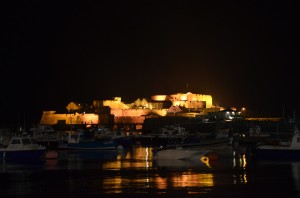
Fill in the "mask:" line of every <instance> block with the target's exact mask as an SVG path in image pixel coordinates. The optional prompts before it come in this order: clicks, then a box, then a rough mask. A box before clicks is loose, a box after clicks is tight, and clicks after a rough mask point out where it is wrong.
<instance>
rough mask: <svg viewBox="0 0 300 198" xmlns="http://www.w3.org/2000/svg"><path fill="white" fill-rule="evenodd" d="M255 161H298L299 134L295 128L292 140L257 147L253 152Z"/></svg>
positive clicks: (299, 148)
mask: <svg viewBox="0 0 300 198" xmlns="http://www.w3.org/2000/svg"><path fill="white" fill-rule="evenodd" d="M254 157H255V158H257V159H268V160H269V159H279V160H300V133H299V130H298V127H295V130H294V133H293V136H292V140H291V141H288V142H286V141H285V142H279V143H278V144H273V145H259V146H257V147H256V148H255V150H254Z"/></svg>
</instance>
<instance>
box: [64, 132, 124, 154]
mask: <svg viewBox="0 0 300 198" xmlns="http://www.w3.org/2000/svg"><path fill="white" fill-rule="evenodd" d="M118 146H119V145H118V142H117V140H116V139H113V138H103V139H99V138H98V139H95V138H93V137H88V138H87V137H86V136H85V134H84V132H77V133H74V134H71V133H70V134H68V139H67V141H66V142H65V141H62V142H59V144H58V149H72V150H113V149H118V148H120V147H121V146H119V147H118Z"/></svg>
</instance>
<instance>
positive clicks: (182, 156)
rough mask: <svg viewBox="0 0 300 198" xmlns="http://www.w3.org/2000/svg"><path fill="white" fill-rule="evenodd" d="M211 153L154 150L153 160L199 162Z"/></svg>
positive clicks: (176, 149)
mask: <svg viewBox="0 0 300 198" xmlns="http://www.w3.org/2000/svg"><path fill="white" fill-rule="evenodd" d="M210 152H212V151H211V150H207V149H183V148H174V149H156V150H154V151H153V158H154V159H164V160H166V159H172V160H200V159H201V158H202V157H203V156H205V155H206V154H208V153H210Z"/></svg>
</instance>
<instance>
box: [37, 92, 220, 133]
mask: <svg viewBox="0 0 300 198" xmlns="http://www.w3.org/2000/svg"><path fill="white" fill-rule="evenodd" d="M216 110H220V108H219V107H214V106H213V104H212V97H211V96H210V95H203V94H193V93H190V92H188V93H185V94H184V93H177V94H172V95H154V96H152V97H151V101H148V100H146V99H140V98H138V99H137V100H135V101H134V102H133V103H129V104H125V103H124V102H122V101H121V97H115V98H113V99H112V100H94V101H93V103H92V105H90V106H89V105H82V104H80V103H75V102H70V103H69V104H68V105H67V107H66V112H65V113H57V112H56V111H43V114H42V117H41V120H40V124H45V125H56V124H59V123H63V124H67V125H70V124H71V125H79V124H100V125H109V124H112V123H113V124H132V125H135V126H137V128H139V126H141V125H142V124H143V123H144V120H145V117H147V116H174V115H181V116H189V117H196V116H202V115H206V114H207V113H208V112H212V111H216Z"/></svg>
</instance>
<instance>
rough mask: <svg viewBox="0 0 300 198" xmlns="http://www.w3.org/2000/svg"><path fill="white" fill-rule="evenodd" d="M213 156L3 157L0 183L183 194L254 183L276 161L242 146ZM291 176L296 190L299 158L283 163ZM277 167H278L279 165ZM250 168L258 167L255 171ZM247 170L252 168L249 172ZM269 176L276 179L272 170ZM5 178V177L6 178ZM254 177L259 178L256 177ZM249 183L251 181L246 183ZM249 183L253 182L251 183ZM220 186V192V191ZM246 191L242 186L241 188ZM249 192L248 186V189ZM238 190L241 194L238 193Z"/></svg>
mask: <svg viewBox="0 0 300 198" xmlns="http://www.w3.org/2000/svg"><path fill="white" fill-rule="evenodd" d="M218 154H219V158H218V159H217V160H212V161H205V162H204V161H201V160H196V161H181V160H160V161H157V160H153V158H152V156H153V154H152V148H150V147H141V146H138V147H134V149H133V150H132V152H130V151H128V152H126V153H124V152H123V151H100V152H99V151H96V152H94V151H93V152H91V151H80V152H79V151H59V152H58V158H57V159H50V160H46V161H44V162H40V163H23V162H22V163H10V162H5V161H3V163H2V165H1V171H2V172H1V173H0V175H1V176H2V178H4V180H3V179H2V181H6V180H8V183H5V185H0V190H1V192H2V193H4V194H6V195H15V194H18V195H32V194H36V193H37V194H39V195H40V194H47V193H50V192H51V193H52V194H53V193H54V194H63V193H67V195H70V194H72V195H74V196H76V195H77V194H79V193H81V192H86V193H91V194H95V195H99V196H100V195H109V194H116V193H117V194H122V193H129V194H145V193H146V194H149V193H150V194H151V193H152V194H153V193H154V194H170V193H175V194H178V193H179V195H182V196H187V195H198V196H199V194H201V195H203V194H205V195H209V194H211V193H212V192H215V191H216V190H215V189H216V188H223V187H224V186H226V189H227V188H229V187H230V188H231V189H232V188H234V186H239V185H242V186H247V185H250V186H251V185H253V186H254V187H255V186H256V184H255V185H254V183H253V181H255V182H258V183H259V182H260V180H259V178H260V177H263V178H264V181H265V180H266V181H268V176H261V175H260V174H264V171H262V172H259V171H260V167H263V168H265V167H266V166H267V169H268V170H269V169H270V170H271V169H272V168H273V167H275V170H277V166H274V163H273V162H272V163H270V164H266V163H254V162H252V161H251V160H249V157H248V156H247V153H246V152H241V151H239V152H238V153H237V152H236V151H235V150H231V149H229V150H227V151H223V152H221V153H218ZM284 167H285V169H287V170H288V169H290V170H291V172H292V175H291V176H290V178H292V179H293V181H294V183H293V184H294V188H295V189H296V190H297V191H298V192H299V191H300V189H299V186H300V184H299V181H300V180H299V171H300V169H299V167H300V163H299V162H294V163H291V164H286V165H285V166H284ZM280 168H281V167H280ZM252 169H254V170H256V171H258V172H259V173H260V174H257V173H256V172H254V171H253V170H252ZM249 171H250V172H249ZM269 177H270V181H272V182H274V181H276V180H275V179H274V178H273V177H276V175H274V174H273V175H270V176H269ZM5 178H6V180H5ZM257 178H258V179H257ZM257 185H258V186H259V185H261V184H257ZM248 188H249V187H248ZM249 189H251V188H249ZM223 193H224V192H223V191H222V192H221V191H220V194H219V195H223ZM243 193H245V192H243ZM246 193H247V192H246ZM241 195H242V194H241Z"/></svg>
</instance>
